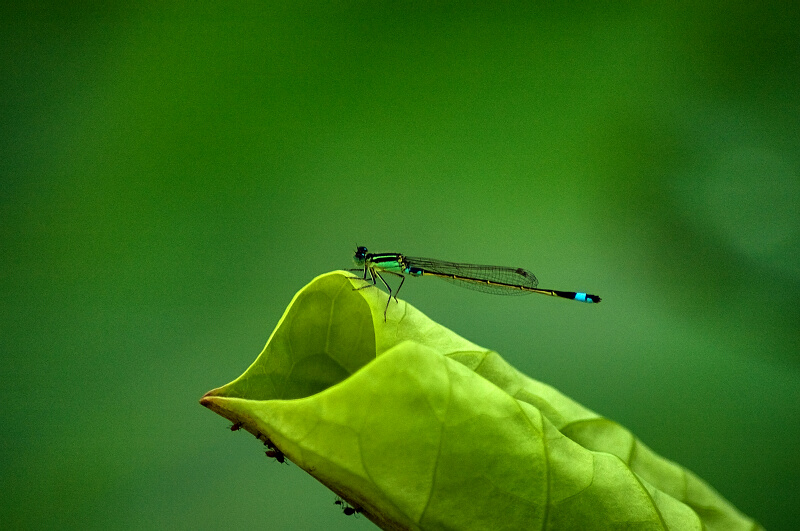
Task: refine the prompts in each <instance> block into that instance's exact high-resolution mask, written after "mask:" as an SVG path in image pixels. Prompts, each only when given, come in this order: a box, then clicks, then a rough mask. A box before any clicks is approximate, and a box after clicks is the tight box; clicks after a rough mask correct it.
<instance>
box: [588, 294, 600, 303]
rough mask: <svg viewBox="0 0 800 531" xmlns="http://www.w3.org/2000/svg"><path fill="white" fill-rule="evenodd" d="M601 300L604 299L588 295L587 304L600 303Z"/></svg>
mask: <svg viewBox="0 0 800 531" xmlns="http://www.w3.org/2000/svg"><path fill="white" fill-rule="evenodd" d="M601 300H603V299H601V298H600V297H598V296H597V295H586V302H600V301H601Z"/></svg>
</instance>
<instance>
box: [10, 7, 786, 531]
mask: <svg viewBox="0 0 800 531" xmlns="http://www.w3.org/2000/svg"><path fill="white" fill-rule="evenodd" d="M0 9H2V12H1V13H0V25H2V35H3V38H2V45H1V46H2V58H1V60H2V66H1V67H0V68H2V75H1V76H0V86H2V89H1V90H2V92H1V93H0V96H1V98H0V101H2V103H1V104H0V108H2V135H0V146H1V149H2V151H1V152H0V153H2V156H0V168H1V169H0V171H1V172H2V192H3V193H2V245H1V246H0V248H2V277H1V282H2V284H0V286H1V287H0V289H2V305H1V306H0V308H2V333H1V335H0V348H1V349H2V358H3V363H2V373H0V376H2V381H3V382H4V384H5V385H6V390H7V392H6V393H5V399H4V407H3V408H2V410H3V417H2V418H3V426H4V429H3V434H2V448H3V451H2V453H1V454H0V455H1V456H2V457H0V466H1V467H2V478H3V485H4V488H3V496H2V501H1V502H0V526H2V527H4V528H7V529H10V528H70V527H74V528H116V527H124V528H146V529H150V528H185V529H200V528H207V529H210V528H220V527H244V528H249V527H252V528H269V529H337V528H341V529H370V528H374V526H373V525H372V524H371V523H370V522H369V521H367V520H366V519H365V518H363V517H362V518H360V519H353V518H348V517H345V516H343V515H342V514H341V511H340V510H338V508H337V507H336V506H335V505H334V504H333V494H332V493H330V492H329V491H328V490H327V489H325V488H324V487H322V486H321V485H319V484H318V483H317V482H316V481H315V480H313V479H312V478H311V477H310V476H307V475H306V474H305V473H304V472H302V471H301V470H299V469H298V468H297V467H294V466H292V467H287V466H280V465H278V464H277V463H275V462H274V461H273V460H270V459H267V458H266V457H265V456H264V453H263V448H262V447H261V445H260V444H259V443H258V442H257V441H256V440H255V439H254V438H253V437H251V436H249V435H246V434H243V433H231V432H230V431H228V429H227V428H228V426H229V423H227V422H226V421H224V420H223V419H222V418H220V417H218V416H216V415H214V414H213V413H211V412H210V411H208V410H206V409H204V408H203V407H201V406H199V405H198V403H197V400H198V399H199V398H200V396H202V394H203V393H205V392H206V391H208V390H210V389H212V388H214V387H218V386H220V385H223V384H225V383H227V382H228V381H230V380H232V379H234V378H235V377H237V376H238V375H239V374H241V373H242V372H243V371H244V370H245V368H246V367H247V366H248V365H249V364H250V363H251V362H252V361H253V360H254V359H255V357H256V355H257V354H258V353H259V352H260V350H261V348H262V347H263V345H264V343H265V342H266V340H267V338H268V336H269V334H270V332H271V331H272V328H273V327H274V325H275V324H276V323H277V321H278V319H279V318H280V316H281V314H282V312H283V310H284V308H285V307H286V305H287V304H288V303H289V301H290V299H291V297H292V295H293V294H294V293H295V292H296V291H297V290H299V289H300V288H301V287H302V286H303V285H305V284H306V283H307V282H308V281H310V280H311V279H312V278H313V277H315V276H316V275H318V274H320V273H323V272H326V271H330V270H334V269H340V268H348V267H351V266H352V265H351V264H352V254H353V251H354V249H355V246H356V244H360V245H366V246H368V247H369V248H370V249H371V250H374V251H384V252H385V251H396V252H403V253H407V254H410V255H416V256H431V257H435V258H441V259H446V260H454V261H466V262H475V263H493V264H498V265H512V266H520V267H526V268H529V269H531V270H532V271H534V272H535V273H536V274H537V276H538V277H539V279H540V285H541V286H543V287H548V288H555V289H562V290H585V291H589V292H591V293H597V294H599V295H601V296H602V297H603V303H602V304H601V305H599V306H597V305H596V306H588V305H582V304H575V303H570V302H567V301H561V300H556V299H551V298H548V297H538V296H531V297H507V298H504V297H493V296H489V295H484V294H481V293H476V292H472V291H469V290H461V289H457V288H455V287H453V286H451V285H448V284H447V283H444V282H438V281H436V280H434V279H417V280H410V281H409V282H407V283H406V285H405V286H404V288H403V295H404V296H405V298H406V299H407V300H408V301H410V302H411V303H412V304H414V305H415V306H417V307H418V308H420V309H421V310H422V311H423V312H425V313H427V314H428V315H429V316H430V317H431V318H433V319H435V320H437V321H439V322H441V323H443V324H444V325H446V326H448V327H450V328H452V329H453V330H455V331H456V332H458V333H460V334H461V335H464V336H466V337H468V338H469V339H471V340H473V341H475V342H476V343H478V344H480V345H483V346H486V347H488V348H492V349H494V350H497V351H499V352H500V353H501V354H502V355H503V356H504V357H505V358H506V359H507V360H508V361H509V362H510V363H512V364H513V365H515V366H516V367H517V368H519V369H520V370H522V371H523V372H525V373H527V374H528V375H530V376H532V377H534V378H536V379H539V380H542V381H545V382H547V383H549V384H551V385H553V386H555V387H556V388H558V389H560V390H561V391H562V392H564V393H565V394H567V395H569V396H571V397H572V398H574V399H576V400H577V401H579V402H581V403H582V404H584V405H585V406H587V407H589V408H592V409H594V410H595V411H597V412H598V413H601V414H603V415H605V416H607V417H609V418H611V419H614V420H616V421H618V422H620V423H622V424H623V425H625V426H626V427H628V428H629V429H631V430H632V431H633V433H635V434H636V435H637V436H638V437H639V438H641V439H642V440H643V441H644V442H645V443H647V444H648V445H649V446H651V447H652V448H653V449H654V450H655V451H657V452H658V453H660V454H662V455H663V456H665V457H667V458H670V459H673V460H675V461H676V462H678V463H680V464H681V465H683V466H685V467H687V468H689V469H690V470H692V471H694V472H695V473H697V474H698V475H699V476H700V477H702V478H704V479H705V480H707V481H708V482H709V483H711V484H712V485H713V486H714V487H715V488H716V489H718V490H719V491H720V492H721V493H722V494H723V495H724V496H726V497H727V498H728V499H729V500H730V501H731V502H733V503H734V504H735V505H736V506H737V507H738V508H739V509H740V510H741V511H743V512H745V513H746V514H748V515H750V516H752V517H754V518H756V519H757V520H759V521H760V522H761V523H762V524H763V525H765V526H766V527H767V528H768V529H792V528H795V526H796V525H797V522H798V521H800V495H799V492H800V477H799V476H800V474H798V472H799V471H800V442H798V441H800V326H798V325H800V310H799V309H798V301H800V260H799V256H798V248H800V91H798V87H800V29H799V28H800V20H798V18H800V16H798V13H800V10H798V9H797V8H796V4H795V3H793V2H759V3H754V4H753V5H746V4H744V3H742V4H738V3H737V4H733V5H727V4H722V3H720V4H716V3H714V4H711V3H700V4H698V3H694V2H692V3H689V2H685V3H681V2H670V3H664V4H660V5H656V4H648V5H647V6H646V7H643V6H636V7H634V6H630V5H628V6H621V5H619V4H617V3H590V4H587V5H584V6H577V7H576V6H575V5H574V4H573V3H567V2H562V3H532V2H520V3H513V2H509V3H502V4H499V3H498V4H495V3H488V2H487V3H472V2H436V3H423V2H419V3H407V2H392V3H366V2H354V3H344V2H325V3H320V2H287V3H266V4H263V3H259V2H244V3H239V4H236V5H235V7H234V4H230V3H227V2H186V3H179V2H176V3H168V4H167V5H162V4H161V3H152V5H144V4H139V5H135V6H128V5H125V4H122V3H120V4H115V7H111V8H110V7H108V6H107V5H105V3H101V2H81V3H69V2H59V3H48V2H45V3H37V4H30V5H26V6H25V7H13V6H10V5H5V6H4V7H3V8H0Z"/></svg>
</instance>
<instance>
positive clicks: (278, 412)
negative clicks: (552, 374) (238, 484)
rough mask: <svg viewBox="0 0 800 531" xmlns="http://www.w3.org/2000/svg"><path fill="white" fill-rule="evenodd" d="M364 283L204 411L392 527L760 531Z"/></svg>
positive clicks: (328, 280)
mask: <svg viewBox="0 0 800 531" xmlns="http://www.w3.org/2000/svg"><path fill="white" fill-rule="evenodd" d="M363 285H364V282H363V281H362V280H359V279H358V278H356V277H353V276H352V275H349V274H347V273H344V272H333V273H328V274H325V275H322V276H320V277H318V278H316V279H315V280H314V281H312V282H311V283H310V284H309V285H308V286H306V287H305V288H304V289H302V290H301V291H300V292H299V293H298V294H297V295H296V296H295V298H294V299H293V300H292V303H291V304H290V305H289V308H288V309H287V310H286V313H285V314H284V316H283V317H282V318H281V321H280V322H279V323H278V326H277V327H276V328H275V331H274V332H273V333H272V336H271V337H270V338H269V341H268V342H267V345H266V347H265V348H264V351H263V352H262V353H261V355H260V356H259V357H258V358H257V359H256V361H255V362H254V363H253V364H252V365H251V366H250V367H249V368H248V369H247V371H245V373H244V374H242V376H240V377H239V378H237V379H236V380H234V381H233V382H231V383H229V384H228V385H225V386H224V387H220V388H218V389H214V390H213V391H210V392H209V393H208V394H206V395H205V396H204V397H203V398H202V399H201V404H203V405H204V406H206V407H208V408H210V409H212V410H213V411H215V412H217V413H219V414H220V415H222V416H224V417H225V418H227V419H229V420H231V421H232V422H234V423H241V425H242V427H243V428H244V429H246V430H248V431H249V432H251V433H253V434H254V435H256V436H257V437H258V438H259V439H260V440H262V441H264V442H265V444H267V443H269V444H270V445H271V446H273V447H274V448H276V449H278V450H279V451H280V452H282V453H283V454H284V455H285V456H286V457H287V458H288V459H290V460H291V461H292V462H294V463H296V464H297V465H298V466H299V467H301V468H303V469H304V470H305V471H307V472H308V473H309V474H311V475H313V476H314V477H315V478H317V479H318V480H319V481H320V482H322V483H323V484H325V485H326V486H328V487H329V488H330V489H331V490H333V491H334V492H336V493H337V494H338V495H340V496H342V497H343V498H344V499H346V500H347V501H348V502H349V503H350V504H352V505H353V506H354V507H356V508H357V509H359V510H360V511H361V512H363V514H364V515H365V516H366V517H368V518H369V519H370V520H372V521H373V522H375V523H376V524H377V525H378V526H380V527H382V528H384V529H442V528H450V529H514V530H518V529H582V530H589V529H609V528H612V529H617V528H625V529H659V530H660V529H680V530H683V529H712V530H713V529H719V530H725V531H729V530H737V529H748V530H751V529H760V527H759V526H758V524H756V523H755V522H754V521H753V520H751V519H749V518H747V517H746V516H744V515H742V514H741V513H739V512H738V511H737V510H736V509H735V508H734V507H733V506H732V505H730V503H728V502H727V501H726V500H725V499H724V498H722V497H721V496H720V495H719V494H718V493H717V492H715V491H714V490H713V489H712V488H711V487H709V486H708V485H706V484H705V483H704V482H702V481H701V480H700V479H698V478H697V477H696V476H694V475H693V474H691V473H690V472H688V471H687V470H685V469H683V468H681V467H680V466H678V465H676V464H675V463H672V462H670V461H667V460H666V459H663V458H661V457H659V456H658V455H656V454H655V453H653V452H652V451H651V450H650V449H649V448H647V447H646V446H645V445H644V444H642V443H641V442H639V441H638V440H637V439H636V438H635V437H633V435H632V434H631V433H630V432H629V431H627V430H626V429H625V428H623V427H622V426H620V425H619V424H616V423H615V422H613V421H610V420H608V419H604V418H602V417H600V416H599V415H597V414H596V413H594V412H592V411H590V410H588V409H586V408H584V407H583V406H581V405H579V404H577V403H575V402H574V401H572V400H570V399H569V398H567V397H566V396H564V395H562V394H561V393H559V392H558V391H557V390H555V389H553V388H552V387H550V386H548V385H546V384H543V383H541V382H537V381H536V380H533V379H531V378H528V377H527V376H525V375H523V374H521V373H519V372H518V371H516V370H515V369H514V368H513V367H511V366H510V365H509V364H508V363H506V362H505V361H504V360H503V359H502V358H501V357H500V356H499V355H498V354H497V353H495V352H492V351H489V350H486V349H483V348H481V347H479V346H477V345H475V344H474V343H471V342H470V341H468V340H466V339H464V338H462V337H460V336H458V335H457V334H455V333H453V332H452V331H450V330H448V329H447V328H445V327H443V326H441V325H438V324H437V323H434V322H433V321H431V320H430V319H428V318H427V317H426V316H425V315H423V314H422V313H421V312H419V311H418V310H416V309H415V308H414V307H412V306H411V305H409V304H407V303H405V302H404V301H399V302H394V301H392V302H391V303H390V305H389V312H388V318H387V320H386V322H384V321H383V310H384V307H385V306H386V301H387V295H386V294H385V293H383V292H382V291H380V290H378V289H376V288H367V289H361V290H356V289H354V288H357V287H361V286H363Z"/></svg>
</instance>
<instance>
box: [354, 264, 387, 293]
mask: <svg viewBox="0 0 800 531" xmlns="http://www.w3.org/2000/svg"><path fill="white" fill-rule="evenodd" d="M367 271H369V276H370V277H372V282H370V281H369V280H368V279H367ZM362 280H365V281H367V282H368V284H366V285H364V286H361V287H360V288H353V291H358V290H360V289H364V288H371V287H372V286H374V285H375V284H376V282H377V281H376V279H375V271H374V270H373V269H372V268H371V267H369V268H364V278H363V279H362ZM381 280H383V279H381ZM384 284H386V282H384Z"/></svg>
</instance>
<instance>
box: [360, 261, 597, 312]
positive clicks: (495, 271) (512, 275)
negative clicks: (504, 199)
mask: <svg viewBox="0 0 800 531" xmlns="http://www.w3.org/2000/svg"><path fill="white" fill-rule="evenodd" d="M354 260H355V263H356V265H357V266H359V271H360V270H361V268H363V269H364V277H363V280H366V281H367V282H369V284H368V285H366V286H364V287H365V288H366V287H370V286H375V285H376V284H377V281H378V279H380V280H381V282H383V285H384V286H386V289H387V290H388V291H389V300H388V301H386V308H385V309H384V310H383V319H384V320H386V310H388V309H389V302H391V300H392V297H394V300H395V301H396V300H397V294H398V293H399V292H400V288H402V287H403V282H405V280H406V277H405V276H406V275H411V276H412V277H421V276H426V275H429V276H434V277H438V278H441V279H443V280H447V281H449V282H453V283H455V284H458V285H460V286H463V287H465V288H470V289H474V290H477V291H483V292H484V293H495V294H498V295H523V294H526V293H541V294H542V295H549V296H551V297H561V298H562V299H571V300H575V301H580V302H600V300H601V299H600V297H598V296H597V295H590V294H588V293H582V292H579V291H559V290H554V289H543V288H538V287H537V286H538V284H539V281H538V280H537V279H536V276H535V275H534V274H533V273H531V272H530V271H528V270H527V269H522V268H520V267H503V266H492V265H475V264H461V263H457V262H445V261H444V260H436V259H434V258H417V257H412V256H405V255H403V254H400V253H370V252H368V251H367V248H366V247H358V248H357V249H356V254H355V256H354ZM381 273H389V274H391V275H396V276H398V277H400V278H401V280H400V285H399V286H397V289H395V290H392V288H391V287H390V286H389V284H388V283H387V282H386V280H385V279H384V278H383V277H382V276H381ZM367 275H369V277H370V278H367ZM357 289H362V288H357Z"/></svg>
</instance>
